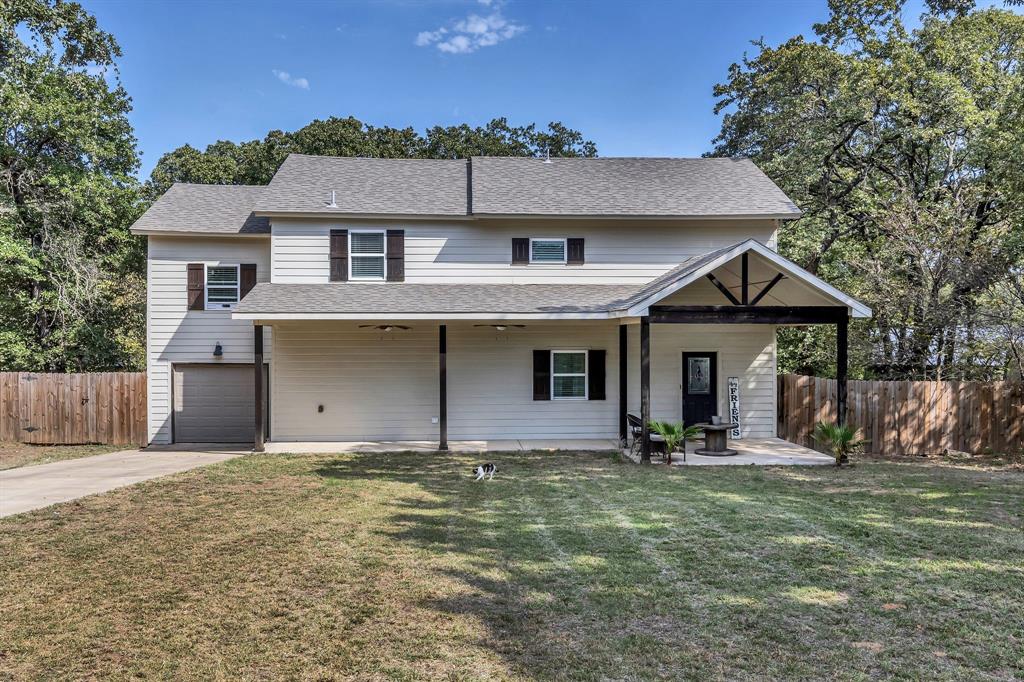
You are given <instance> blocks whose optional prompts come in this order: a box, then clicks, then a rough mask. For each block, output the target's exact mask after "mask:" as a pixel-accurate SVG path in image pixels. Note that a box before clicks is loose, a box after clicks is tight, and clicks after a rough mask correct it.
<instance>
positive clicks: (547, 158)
mask: <svg viewBox="0 0 1024 682" xmlns="http://www.w3.org/2000/svg"><path fill="white" fill-rule="evenodd" d="M544 163H551V147H544Z"/></svg>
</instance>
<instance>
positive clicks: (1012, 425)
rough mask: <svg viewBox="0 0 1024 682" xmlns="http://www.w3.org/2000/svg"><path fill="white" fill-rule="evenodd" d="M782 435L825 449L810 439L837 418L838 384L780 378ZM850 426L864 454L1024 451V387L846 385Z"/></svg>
mask: <svg viewBox="0 0 1024 682" xmlns="http://www.w3.org/2000/svg"><path fill="white" fill-rule="evenodd" d="M778 382H779V400H778V410H779V414H778V417H779V421H778V429H779V437H780V438H785V439H786V440H788V441H791V442H793V443H797V444H799V445H805V446H807V447H813V448H816V449H823V448H822V447H821V445H820V444H819V443H817V442H815V441H814V439H813V438H812V437H811V434H812V432H813V430H814V425H815V424H816V423H817V422H819V421H835V419H836V380H835V379H820V378H818V377H807V376H798V375H796V374H784V375H782V376H780V377H778ZM846 418H847V422H846V423H847V424H849V425H850V426H854V427H857V428H859V429H861V431H862V432H863V437H864V438H867V439H868V440H870V441H871V442H870V443H868V445H867V446H866V448H865V449H866V451H867V452H871V453H877V454H886V455H929V454H938V453H941V452H942V451H943V450H958V451H961V452H970V453H972V454H979V453H982V452H984V451H986V450H991V451H993V452H998V453H1006V452H1017V451H1020V450H1021V449H1024V384H1022V383H1020V382H1009V381H995V382H979V381H850V382H848V386H847V409H846Z"/></svg>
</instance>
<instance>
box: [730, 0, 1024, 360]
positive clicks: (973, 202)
mask: <svg viewBox="0 0 1024 682" xmlns="http://www.w3.org/2000/svg"><path fill="white" fill-rule="evenodd" d="M829 4H830V9H831V17H830V19H829V21H828V22H826V23H823V24H819V25H816V26H815V33H816V35H817V39H816V40H806V39H804V38H803V37H802V36H797V37H795V38H793V39H791V40H789V41H787V42H785V43H783V44H782V45H779V46H777V47H772V46H769V45H767V44H765V43H763V42H758V43H756V44H755V47H756V50H757V53H756V54H755V55H754V56H752V57H747V58H745V59H744V60H743V62H742V63H740V64H734V65H733V66H732V67H731V69H730V72H729V78H728V80H727V81H726V82H725V83H722V84H720V85H718V86H717V87H716V89H715V94H716V96H717V97H718V102H717V106H716V111H718V112H725V116H724V119H723V124H722V130H721V133H720V135H719V136H718V138H717V139H716V140H715V143H716V147H715V150H714V154H715V155H722V156H740V155H742V156H750V157H752V158H754V159H755V160H756V161H757V162H758V164H759V165H760V166H761V167H762V168H763V169H764V170H765V171H766V172H767V173H768V174H769V175H770V176H771V177H772V178H773V179H774V180H775V181H776V182H777V183H778V184H779V185H780V186H781V187H782V188H783V190H785V191H786V192H787V194H789V196H791V197H792V198H793V199H794V200H795V201H796V203H797V204H798V205H799V206H800V207H801V208H802V209H803V211H804V217H802V218H801V219H800V220H798V221H795V222H793V223H790V224H787V225H786V226H785V227H784V228H783V229H782V231H781V234H780V246H781V249H782V250H783V252H784V253H785V254H786V255H787V256H789V257H791V258H794V259H795V260H797V261H798V262H800V263H802V264H803V265H805V266H806V267H807V268H808V269H809V270H811V271H812V272H817V273H819V274H821V275H822V276H824V277H825V278H826V279H828V280H830V281H832V282H834V283H836V284H837V285H839V286H840V287H841V288H843V289H844V290H846V291H849V292H850V293H852V294H854V295H856V296H858V297H859V298H861V299H862V300H864V301H866V302H867V303H868V304H869V305H871V306H872V308H873V309H874V311H875V316H874V319H872V320H871V321H870V323H868V324H860V325H857V327H856V329H855V330H854V337H853V338H854V339H855V341H856V344H857V345H856V347H855V349H854V351H853V355H852V357H853V359H854V361H855V367H856V369H857V370H858V371H859V372H861V373H867V374H873V375H876V376H889V377H900V378H925V377H929V378H935V377H949V378H952V377H964V378H982V377H989V376H992V375H999V374H1001V373H1003V372H1005V371H1006V370H1008V369H1011V368H1013V366H1014V364H1015V363H1018V369H1019V358H1020V355H1021V348H1020V346H1019V345H1016V346H1015V345H1014V344H1019V339H1020V336H1021V334H1020V333H1019V332H1016V331H1014V332H1012V333H1010V334H1007V330H1006V324H1005V319H993V316H992V315H991V312H992V310H993V301H996V302H998V301H999V300H1007V296H1008V295H1009V294H1008V293H1007V292H1010V293H1012V292H1013V291H1018V290H1019V289H1020V281H1021V276H1022V254H1024V238H1022V234H1024V232H1022V228H1024V226H1022V216H1024V214H1022V212H1021V209H1022V199H1024V194H1022V191H1021V190H1022V188H1024V166H1022V164H1021V163H1020V161H1019V150H1020V149H1021V148H1022V147H1021V143H1022V142H1024V140H1022V139H1021V138H1022V135H1024V125H1022V123H1024V119H1022V116H1024V79H1022V74H1021V61H1022V57H1024V17H1021V16H1018V15H1017V14H1014V13H1012V12H1009V11H1006V10H1000V9H992V8H989V9H983V10H976V9H973V6H972V4H971V3H968V2H966V1H965V0H955V1H953V0H941V1H940V0H935V1H933V2H931V3H930V4H929V11H928V13H927V14H926V15H925V16H924V17H923V20H922V25H921V26H920V28H918V29H916V30H914V31H909V30H907V29H906V28H905V27H904V26H903V24H902V23H901V21H900V10H901V9H902V6H903V0H831V1H830V3H829ZM1018 319H1019V316H1018ZM831 334H832V331H831V330H829V329H825V328H821V329H814V330H786V331H784V332H783V334H782V341H783V342H782V344H781V345H782V348H781V349H780V355H781V358H782V365H783V367H785V368H786V369H789V370H804V371H808V372H813V373H819V374H825V373H828V372H829V371H833V370H834V360H833V357H834V351H833V350H832V349H833V344H832V342H831ZM1015 357H1016V358H1017V359H1016V360H1015V359H1014V358H1015Z"/></svg>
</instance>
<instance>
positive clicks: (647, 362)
mask: <svg viewBox="0 0 1024 682" xmlns="http://www.w3.org/2000/svg"><path fill="white" fill-rule="evenodd" d="M640 421H641V425H640V429H641V430H640V434H641V435H640V438H641V441H640V461H641V462H643V463H644V464H650V463H651V426H650V423H651V318H650V317H648V316H647V315H644V316H643V317H641V318H640Z"/></svg>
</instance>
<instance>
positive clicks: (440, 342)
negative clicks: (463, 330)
mask: <svg viewBox="0 0 1024 682" xmlns="http://www.w3.org/2000/svg"><path fill="white" fill-rule="evenodd" d="M437 351H438V360H437V362H438V394H439V398H438V404H439V407H438V417H437V421H438V425H439V430H440V443H439V445H438V449H439V450H447V449H448V325H446V324H442V325H440V326H439V327H438V328H437Z"/></svg>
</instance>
